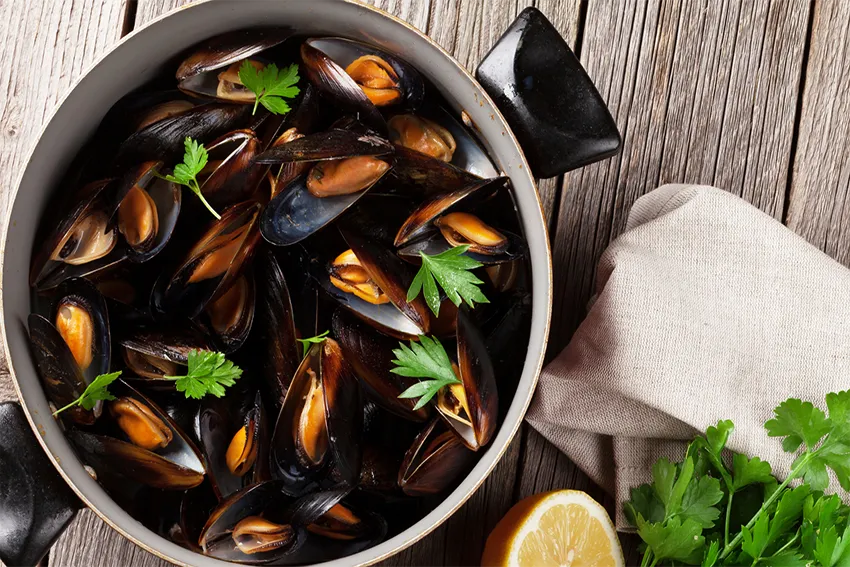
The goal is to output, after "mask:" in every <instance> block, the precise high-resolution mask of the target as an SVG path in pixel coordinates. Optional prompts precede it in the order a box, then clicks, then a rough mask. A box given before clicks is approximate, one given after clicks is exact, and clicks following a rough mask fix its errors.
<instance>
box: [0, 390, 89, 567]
mask: <svg viewBox="0 0 850 567" xmlns="http://www.w3.org/2000/svg"><path fill="white" fill-rule="evenodd" d="M81 506H82V504H81V502H80V501H79V499H78V498H77V497H76V495H74V493H73V492H72V491H71V489H70V488H69V487H68V485H67V484H65V481H64V480H62V477H61V476H59V473H58V472H56V469H55V468H54V467H53V465H52V464H51V463H50V460H49V459H48V458H47V455H45V454H44V450H43V449H42V448H41V445H39V443H38V441H37V440H36V439H35V436H34V435H33V433H32V430H31V429H30V426H29V424H28V423H27V420H26V418H25V417H24V412H23V410H22V409H21V406H20V404H17V403H11V402H9V403H3V404H0V561H2V562H3V563H5V564H6V565H8V566H9V567H12V566H17V565H36V564H37V563H38V562H39V561H41V559H42V558H43V557H44V556H45V555H46V554H47V552H48V550H49V549H50V546H51V545H53V542H55V541H56V538H58V537H59V535H60V534H61V533H62V532H63V531H65V528H66V527H67V526H68V524H69V523H70V522H71V520H72V519H73V518H74V516H75V515H76V513H77V510H79V509H80V507H81Z"/></svg>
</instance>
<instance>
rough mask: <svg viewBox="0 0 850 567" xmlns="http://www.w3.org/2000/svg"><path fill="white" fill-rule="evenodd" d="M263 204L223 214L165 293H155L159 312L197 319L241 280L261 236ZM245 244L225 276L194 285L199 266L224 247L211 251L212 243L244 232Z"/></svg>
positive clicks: (240, 206)
mask: <svg viewBox="0 0 850 567" xmlns="http://www.w3.org/2000/svg"><path fill="white" fill-rule="evenodd" d="M261 209H262V205H260V204H259V203H257V202H253V201H245V202H243V203H237V204H236V205H233V206H231V207H229V208H227V209H226V210H224V211H223V212H222V214H221V219H220V220H217V221H215V222H214V223H213V224H212V226H211V227H210V228H209V230H208V231H207V233H206V234H205V235H204V236H203V237H202V238H201V239H200V240H199V241H198V243H197V244H196V245H195V248H194V249H193V250H192V251H191V252H190V255H189V257H188V258H187V259H186V260H185V261H184V262H183V264H182V265H181V266H180V267H179V268H178V269H177V271H176V273H175V274H174V276H173V277H172V278H171V280H170V281H169V282H168V284H167V286H166V287H165V290H164V291H163V292H162V294H161V295H160V294H158V293H156V291H157V290H154V294H153V300H154V303H155V306H154V308H155V310H156V311H157V312H160V313H165V314H170V315H185V316H187V317H190V318H191V317H195V316H197V315H198V314H199V313H200V312H201V310H202V309H203V308H204V306H206V304H207V303H208V302H209V301H210V300H212V299H214V298H216V297H218V296H219V295H220V294H221V293H223V292H224V291H225V290H226V289H228V288H229V286H230V284H231V283H232V282H233V281H235V280H236V278H238V277H239V275H240V274H241V273H242V271H243V270H244V269H245V268H246V267H247V265H248V264H249V263H250V258H251V256H252V255H253V253H254V249H255V248H256V245H257V242H258V240H259V237H260V234H259V231H258V228H257V221H258V220H259V219H258V217H259V215H260V211H261ZM243 229H244V231H245V232H244V235H243V236H242V237H241V238H242V242H241V245H240V246H239V248H238V250H237V251H236V252H235V254H234V258H233V262H232V263H231V265H230V266H229V267H228V268H227V269H226V270H225V271H224V272H222V273H220V274H218V275H215V276H213V277H209V278H205V279H202V280H199V281H196V282H190V281H189V280H190V278H191V277H192V275H193V274H194V272H195V270H196V269H197V268H198V266H200V265H202V264H203V262H204V260H206V259H207V258H208V256H209V254H211V253H214V252H216V251H218V250H219V249H220V247H216V248H211V247H210V243H212V242H214V241H215V239H216V238H217V237H220V236H223V235H226V234H230V233H232V232H234V231H237V230H243Z"/></svg>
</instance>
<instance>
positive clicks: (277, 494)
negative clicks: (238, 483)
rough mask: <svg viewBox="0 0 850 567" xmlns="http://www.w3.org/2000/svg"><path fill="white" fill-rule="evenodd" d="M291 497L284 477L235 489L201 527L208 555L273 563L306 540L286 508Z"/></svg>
mask: <svg viewBox="0 0 850 567" xmlns="http://www.w3.org/2000/svg"><path fill="white" fill-rule="evenodd" d="M290 502H291V498H290V497H288V496H286V495H285V494H284V492H283V483H282V482H281V481H267V482H263V483H259V484H254V485H251V486H248V487H245V488H243V489H242V490H240V491H238V492H235V493H233V494H232V495H230V497H228V498H227V499H225V500H223V501H222V502H221V503H219V505H218V506H217V507H216V508H215V510H213V512H212V514H211V515H210V517H209V519H208V520H207V522H206V525H205V526H204V527H203V529H202V530H201V536H200V539H199V544H200V547H201V549H202V550H203V552H204V553H205V554H206V555H210V556H212V557H215V558H217V559H223V560H225V561H233V562H236V563H270V562H274V561H279V560H282V559H284V558H285V557H286V556H287V555H290V554H292V553H294V552H295V551H296V550H298V548H299V547H300V546H301V545H302V544H303V542H304V537H305V533H304V530H303V528H301V527H300V526H297V525H294V524H291V523H290V522H289V521H288V519H287V518H286V517H284V514H283V511H284V510H285V509H286V506H287V505H288V504H289V503H290Z"/></svg>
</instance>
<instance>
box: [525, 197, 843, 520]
mask: <svg viewBox="0 0 850 567" xmlns="http://www.w3.org/2000/svg"><path fill="white" fill-rule="evenodd" d="M596 285H597V289H596V297H595V301H594V302H593V303H592V306H591V307H590V310H589V313H588V315H587V318H586V320H585V321H584V322H583V323H582V325H581V326H580V327H579V329H578V331H577V332H576V334H575V336H574V337H573V339H572V341H571V342H570V344H569V345H568V346H567V347H566V348H565V349H564V351H563V352H562V353H561V354H560V355H559V356H558V358H557V359H556V360H555V361H553V362H552V363H551V364H550V365H549V366H547V367H546V368H545V369H544V371H543V374H542V376H541V378H540V384H539V386H538V388H537V393H536V395H535V398H534V402H533V404H532V407H531V409H530V411H529V413H528V416H527V419H528V421H529V423H530V424H531V425H532V426H533V427H534V428H535V429H537V430H538V431H539V432H540V433H541V434H543V436H545V437H546V438H547V439H549V440H550V441H551V442H552V443H554V444H555V445H557V446H558V447H559V448H560V449H561V450H562V451H563V452H564V453H565V454H566V455H567V456H569V457H570V458H571V459H572V460H573V461H574V462H575V463H576V464H577V465H578V466H579V467H581V468H582V470H584V471H585V472H586V473H587V474H588V475H589V476H590V477H591V478H592V479H594V480H595V481H596V482H598V483H599V484H600V485H601V486H603V487H604V488H605V489H606V490H608V491H609V492H610V493H612V494H613V495H614V496H615V497H616V500H617V504H618V506H617V515H618V518H617V519H618V526H620V527H624V526H625V524H624V522H623V518H622V507H621V505H620V504H621V503H622V502H623V501H624V500H627V499H628V494H629V489H630V488H631V487H633V486H636V485H638V484H640V483H643V482H647V481H648V480H650V467H651V465H652V463H653V462H655V460H656V459H657V458H658V457H660V456H663V455H666V456H668V457H670V458H674V459H675V460H681V458H682V454H683V451H684V448H685V445H686V442H685V441H683V440H688V439H690V438H692V437H693V435H694V434H695V433H696V432H697V431H704V430H705V428H706V427H707V426H709V425H712V424H715V423H716V422H717V421H718V420H719V419H727V418H728V419H732V420H733V421H734V422H735V426H736V429H735V432H734V433H733V434H732V437H731V439H730V444H729V446H730V447H731V448H732V449H733V450H735V451H739V452H743V453H747V454H750V455H759V456H760V457H762V458H763V459H766V460H768V461H769V462H770V463H772V464H773V465H774V468H775V469H777V472H781V471H787V470H788V466H789V465H790V464H791V460H792V459H791V458H789V456H787V455H786V454H784V453H783V452H782V448H781V443H780V441H779V440H777V439H772V438H769V437H767V433H766V431H765V429H764V425H763V424H764V422H765V421H766V420H768V419H770V417H771V415H772V410H773V408H774V407H775V406H776V405H777V404H778V403H779V402H781V401H783V400H785V399H786V398H788V397H791V396H795V397H800V398H803V399H808V400H811V401H813V402H816V405H821V406H823V398H824V395H825V394H826V393H827V392H831V391H838V390H845V389H848V388H850V271H848V270H847V269H846V268H845V267H843V266H842V265H840V264H838V263H837V262H835V261H834V260H832V259H831V258H829V257H828V256H826V255H825V254H823V253H822V252H820V251H819V250H817V249H816V248H814V247H813V246H811V245H810V244H808V243H807V242H806V241H804V240H803V239H802V238H800V237H799V236H797V235H796V234H794V233H793V232H791V231H790V230H788V229H787V228H785V227H784V226H783V225H782V224H780V223H779V222H777V221H776V220H774V219H773V218H771V217H769V216H767V215H766V214H764V213H762V212H761V211H759V210H758V209H756V208H755V207H753V206H752V205H750V204H748V203H746V202H745V201H743V200H741V199H739V198H738V197H735V196H733V195H731V194H729V193H727V192H725V191H721V190H719V189H715V188H713V187H705V186H693V185H666V186H664V187H661V188H659V189H656V190H655V191H653V192H652V193H649V194H648V195H646V196H644V197H642V198H641V199H639V200H638V201H637V202H636V203H635V205H634V207H633V208H632V211H631V214H630V215H629V220H628V224H627V229H626V232H625V233H624V234H623V235H622V236H621V237H620V238H618V239H617V240H616V241H615V242H614V243H612V244H611V246H610V247H609V248H608V250H606V251H605V253H604V255H603V256H602V259H601V260H600V262H599V267H598V273H597V283H596Z"/></svg>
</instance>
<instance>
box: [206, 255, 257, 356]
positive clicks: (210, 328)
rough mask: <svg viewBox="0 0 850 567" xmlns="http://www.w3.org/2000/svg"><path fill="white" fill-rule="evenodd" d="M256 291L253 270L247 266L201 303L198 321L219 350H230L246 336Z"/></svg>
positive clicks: (235, 348)
mask: <svg viewBox="0 0 850 567" xmlns="http://www.w3.org/2000/svg"><path fill="white" fill-rule="evenodd" d="M256 295H257V292H256V284H255V282H254V275H253V271H252V270H250V269H249V270H248V271H246V272H245V273H244V274H242V275H241V276H239V277H238V278H236V280H235V281H234V282H233V283H232V284H230V287H228V288H227V289H226V290H224V291H223V292H221V293H220V294H218V296H217V297H216V298H214V299H212V300H211V301H209V302H208V303H207V304H206V306H205V307H204V311H203V312H202V314H201V315H200V319H201V325H202V326H203V328H204V329H205V330H206V331H207V333H208V334H209V336H210V338H211V342H213V343H214V344H215V345H216V347H218V350H219V351H221V352H223V353H224V354H231V353H233V352H235V351H236V350H238V349H239V348H240V347H241V346H242V345H243V344H244V343H245V341H246V340H247V338H248V335H249V334H250V333H251V328H252V327H253V325H254V319H255V313H256Z"/></svg>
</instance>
